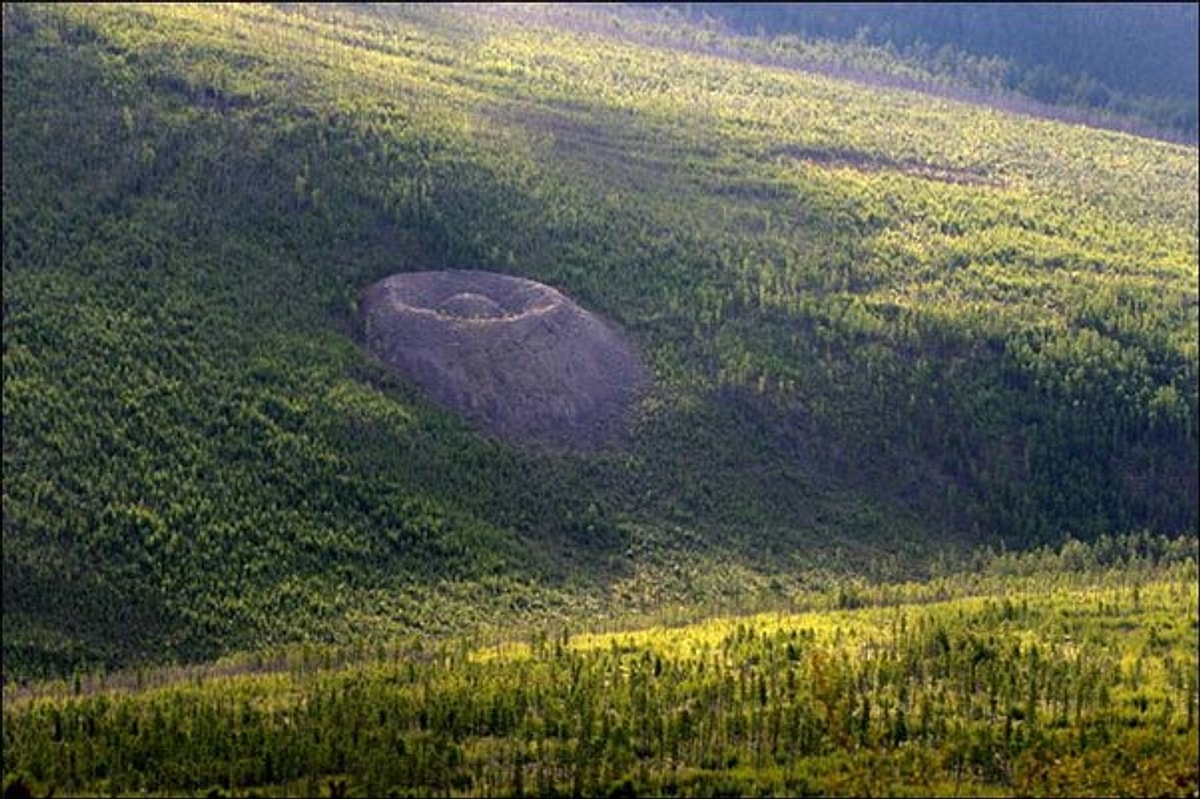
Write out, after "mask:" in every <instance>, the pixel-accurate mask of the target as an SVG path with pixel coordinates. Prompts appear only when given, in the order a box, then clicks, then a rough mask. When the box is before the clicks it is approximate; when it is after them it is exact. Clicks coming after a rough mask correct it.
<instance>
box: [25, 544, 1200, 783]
mask: <svg viewBox="0 0 1200 799" xmlns="http://www.w3.org/2000/svg"><path fill="white" fill-rule="evenodd" d="M1196 580H1197V573H1196V559H1195V551H1194V547H1192V546H1191V545H1190V544H1188V543H1187V542H1185V541H1184V540H1182V539H1176V540H1175V541H1173V542H1169V541H1165V540H1163V539H1154V538H1149V537H1144V536H1143V537H1131V538H1124V539H1108V538H1105V539H1102V540H1101V541H1099V542H1098V543H1097V545H1094V546H1086V545H1083V544H1080V543H1079V542H1072V543H1071V544H1068V545H1067V546H1064V547H1063V548H1062V549H1061V550H1059V551H1057V552H1055V551H1047V550H1040V551H1037V552H1033V553H1023V554H1020V555H1013V554H1006V555H1000V556H991V557H987V558H982V559H980V560H979V561H977V562H976V563H975V564H974V565H973V568H972V570H971V571H970V572H966V573H958V574H946V575H942V576H940V577H938V578H936V579H934V580H932V581H929V582H926V583H922V584H913V583H905V584H882V585H881V584H874V585H871V586H869V587H866V586H864V587H860V588H858V589H853V590H852V591H851V593H850V594H848V593H847V592H846V590H844V589H840V590H837V591H831V592H824V593H811V594H809V595H808V596H806V597H805V598H804V599H803V600H801V601H800V602H798V603H797V607H796V608H794V609H792V610H789V611H786V612H778V613H770V614H760V615H754V616H740V617H736V618H715V619H710V620H708V621H706V622H704V623H702V624H693V625H687V626H681V627H678V626H677V627H662V626H652V627H644V628H642V629H638V630H636V631H627V632H622V633H599V634H597V633H592V632H581V631H579V629H578V628H574V629H573V628H572V627H571V626H569V625H555V626H552V627H550V628H548V629H542V630H538V631H535V632H532V633H530V634H529V635H527V636H525V637H524V638H523V639H516V640H514V639H512V638H511V637H510V638H509V639H508V640H506V641H505V642H504V643H502V644H500V645H486V644H485V642H484V641H481V640H478V639H474V640H473V639H457V640H454V641H449V642H446V641H443V642H437V643H432V644H431V643H430V642H428V641H424V642H423V641H422V640H420V639H408V640H404V639H402V640H398V641H394V642H392V643H391V644H389V645H387V646H383V645H380V646H378V647H357V648H350V649H347V648H336V647H328V646H305V647H302V648H292V649H290V650H285V651H276V652H272V653H266V654H259V655H256V656H253V657H240V658H230V659H225V660H223V661H221V662H219V663H216V664H213V665H211V666H207V667H204V668H192V669H176V670H163V671H156V670H151V671H145V670H138V671H136V672H125V673H121V674H115V675H107V676H105V675H100V676H96V677H93V678H90V679H81V678H76V679H74V680H72V681H70V682H64V683H60V684H50V685H41V686H38V687H37V688H36V689H35V690H33V691H26V692H22V693H20V694H14V693H11V692H10V693H9V694H6V696H5V705H4V766H5V771H6V773H8V774H13V775H15V776H13V777H11V778H10V781H9V786H10V787H11V786H13V785H19V786H24V787H25V788H26V789H29V788H32V789H33V790H36V791H39V792H40V791H43V790H45V789H46V788H47V786H50V787H53V788H56V789H58V790H59V792H60V794H61V793H62V792H66V793H68V794H71V793H76V792H78V793H80V794H85V795H104V794H118V795H129V794H134V793H141V792H145V791H149V792H151V793H156V794H157V793H160V792H161V793H162V794H165V795H172V796H179V795H183V794H187V793H190V794H192V795H197V796H205V795H209V796H211V795H213V793H214V792H216V793H217V794H218V795H229V794H232V795H245V796H250V795H257V796H263V795H267V796H318V795H326V793H328V795H333V796H336V795H338V794H339V793H340V794H341V795H348V796H384V795H398V796H446V795H452V796H522V795H535V796H563V795H568V794H570V795H575V796H617V797H619V796H821V795H833V796H875V795H886V796H1013V795H1015V796H1031V795H1032V796H1060V795H1061V796H1180V797H1184V796H1194V795H1195V791H1196V789H1197V787H1198V785H1200V773H1198V769H1197V764H1196V749H1197V710H1198V705H1197V671H1196V660H1195V652H1196V646H1197V640H1196V634H1197V633H1196V625H1197V620H1196V607H1195V604H1194V602H1195V590H1194V589H1195V586H1196ZM980 594H982V595H980ZM1189 606H1190V607H1189ZM510 636H511V632H510Z"/></svg>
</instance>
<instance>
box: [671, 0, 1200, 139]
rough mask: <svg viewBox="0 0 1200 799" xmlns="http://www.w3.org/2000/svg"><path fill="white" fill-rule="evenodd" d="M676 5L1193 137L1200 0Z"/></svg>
mask: <svg viewBox="0 0 1200 799" xmlns="http://www.w3.org/2000/svg"><path fill="white" fill-rule="evenodd" d="M677 5H678V6H679V7H680V8H681V10H683V11H684V12H686V13H687V14H688V15H689V16H691V17H693V18H708V19H710V20H717V21H720V22H723V23H725V24H727V25H728V26H729V28H730V29H731V30H735V31H740V32H742V33H748V34H758V35H761V36H763V37H765V38H770V39H775V40H782V41H783V42H784V43H790V44H792V45H796V44H800V42H797V41H795V40H796V39H800V40H801V41H806V42H809V43H810V46H811V43H812V42H818V41H837V42H850V43H854V44H856V45H858V47H859V48H860V49H861V50H862V51H863V52H864V53H865V52H869V51H870V50H871V49H875V50H876V51H877V52H876V55H877V56H878V55H880V54H886V55H887V56H890V57H891V58H893V59H895V60H896V61H897V62H899V63H904V64H907V65H908V66H909V68H911V69H917V70H920V71H923V72H925V73H927V75H928V77H929V78H930V79H932V80H935V81H944V82H948V83H950V84H959V85H963V86H971V87H974V88H978V89H985V90H989V91H991V92H994V93H998V94H1010V95H1017V96H1025V97H1029V98H1032V99H1035V100H1039V101H1042V102H1046V103H1052V104H1055V105H1066V106H1075V107H1078V108H1088V109H1095V110H1098V111H1105V112H1111V113H1115V114H1119V115H1127V116H1132V117H1135V118H1139V119H1141V120H1142V121H1143V122H1144V123H1147V124H1149V125H1152V126H1156V127H1158V128H1161V129H1163V130H1169V131H1174V132H1175V133H1177V134H1182V135H1184V136H1186V137H1188V139H1189V140H1190V141H1193V142H1194V141H1195V139H1196V132H1197V111H1198V105H1197V103H1198V100H1197V96H1198V94H1200V84H1198V83H1197V81H1198V80H1200V78H1198V77H1197V76H1198V75H1200V64H1198V63H1197V53H1198V52H1200V41H1198V40H1200V12H1198V11H1197V7H1196V5H1195V4H1194V3H1025V4H1022V5H1021V6H1016V5H1012V4H1005V3H786V4H785V3H777V4H766V3H697V4H690V3H685V4H677Z"/></svg>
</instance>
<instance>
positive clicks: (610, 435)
mask: <svg viewBox="0 0 1200 799" xmlns="http://www.w3.org/2000/svg"><path fill="white" fill-rule="evenodd" d="M359 308H360V313H361V314H362V321H363V329H364V331H365V338H366V345H367V348H368V349H369V350H370V351H371V352H372V353H374V354H375V355H376V356H377V357H378V358H380V359H381V360H382V361H383V362H384V363H386V364H388V365H389V366H391V367H393V368H394V369H396V370H397V371H398V372H399V373H400V374H401V375H403V376H404V377H406V378H408V379H410V380H412V381H414V382H416V383H417V384H419V385H420V386H421V387H422V388H423V389H424V390H425V391H426V392H427V394H428V395H429V396H430V397H431V398H432V399H433V400H434V401H435V402H437V403H438V404H440V405H442V406H444V407H446V408H449V409H451V410H454V411H457V412H459V413H461V414H463V415H464V416H465V417H467V418H468V419H469V420H470V421H472V422H473V423H475V424H476V425H478V426H480V427H482V428H483V429H484V430H486V431H488V432H490V433H493V434H495V435H497V436H500V437H501V438H505V439H508V440H512V441H521V442H533V443H540V444H547V445H551V446H587V447H599V446H603V445H605V444H609V443H613V442H614V441H615V440H617V439H619V437H620V435H621V433H622V431H623V430H624V427H625V425H624V417H625V414H626V412H627V411H628V409H629V406H630V405H631V403H632V401H633V400H634V398H635V397H636V395H637V392H638V390H639V389H640V388H641V387H642V386H643V385H644V384H645V382H646V379H647V378H646V370H645V368H644V367H643V366H642V364H641V362H640V361H639V359H638V357H637V355H636V353H635V352H634V350H633V348H632V347H631V346H630V345H629V343H628V342H627V341H626V340H625V338H624V337H623V336H622V335H621V334H620V332H619V331H617V330H616V329H615V328H614V327H613V326H611V325H610V324H608V323H607V322H605V321H604V320H602V319H601V318H600V317H598V316H596V315H595V314H592V313H590V312H588V311H586V310H584V309H583V308H580V307H579V306H578V305H576V304H575V303H574V302H572V301H571V300H570V299H568V298H567V297H565V296H564V295H563V294H562V293H560V292H559V291H557V290H556V289H553V288H551V287H550V286H547V285H544V284H542V283H537V282H534V281H532V280H526V279H524V278H519V277H512V276H509V275H501V274H496V273H493V272H480V271H471V270H462V271H457V270H455V271H442V272H411V273H403V274H397V275H392V276H390V277H387V278H384V279H383V280H381V281H379V282H378V283H375V284H374V285H372V286H370V287H369V288H368V289H367V290H366V291H365V292H363V295H362V297H361V301H360V303H359Z"/></svg>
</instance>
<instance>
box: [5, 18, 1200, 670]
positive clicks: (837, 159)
mask: <svg viewBox="0 0 1200 799" xmlns="http://www.w3.org/2000/svg"><path fill="white" fill-rule="evenodd" d="M4 15H5V16H4V59H5V61H4V97H5V103H4V178H3V180H4V184H3V187H4V195H3V196H4V248H5V249H4V262H3V266H4V285H5V289H4V414H5V419H4V421H5V424H4V467H5V480H4V543H5V546H4V555H3V557H4V619H5V636H4V664H5V665H4V668H5V670H6V671H9V672H15V673H34V672H38V671H46V670H49V671H54V670H58V669H64V668H69V667H71V666H72V665H73V664H75V663H78V662H80V661H81V660H87V661H92V662H95V661H97V660H99V661H103V662H108V663H116V662H125V661H129V660H136V659H141V658H146V657H153V658H157V657H187V658H196V657H204V656H209V655H213V654H216V653H218V652H220V651H227V650H230V649H242V648H248V647H254V646H260V645H264V644H269V643H275V642H280V641H287V640H296V639H299V638H305V637H309V638H314V639H317V640H346V639H354V638H361V637H377V638H386V637H388V636H391V635H394V634H396V633H397V632H402V631H408V630H413V629H419V630H423V631H426V632H434V631H439V630H446V629H456V628H462V627H469V626H472V625H477V624H483V623H485V622H491V621H496V620H497V619H500V620H502V619H504V618H508V617H510V616H512V615H514V614H515V615H521V616H527V615H529V614H534V615H541V616H557V615H566V616H571V615H576V614H580V613H596V612H601V611H605V612H607V611H617V612H619V611H623V610H627V609H630V608H637V607H640V606H652V605H654V604H657V603H661V602H668V601H684V602H688V603H718V604H719V603H733V604H745V603H749V602H753V601H757V599H756V597H759V596H760V595H763V594H766V595H769V597H770V598H769V600H768V601H779V600H780V599H781V598H786V596H787V594H788V593H789V592H793V591H796V590H799V589H800V588H802V587H804V586H805V585H807V584H810V583H813V582H819V581H820V580H822V579H826V577H827V575H828V574H830V573H838V572H844V571H847V570H856V571H861V570H862V569H863V568H864V567H863V566H861V565H860V564H863V563H867V564H869V565H868V566H867V567H865V568H866V569H868V570H873V571H874V572H876V573H890V574H893V575H896V574H908V573H913V572H914V570H918V569H919V568H921V567H920V566H919V565H917V564H920V563H921V562H922V559H923V557H924V556H925V555H927V554H928V553H929V552H930V551H931V550H932V549H934V548H936V547H939V546H952V547H953V546H961V545H966V544H972V543H977V542H980V541H984V540H987V541H995V540H996V539H997V538H1003V539H1004V540H1006V541H1008V542H1010V543H1014V544H1016V543H1025V542H1029V541H1037V540H1042V539H1045V538H1052V537H1057V536H1059V535H1061V534H1063V533H1065V532H1076V533H1079V534H1088V535H1090V534H1094V533H1097V532H1101V531H1105V530H1125V529H1132V528H1136V527H1139V526H1150V527H1153V528H1157V529H1164V530H1171V531H1177V530H1184V529H1194V528H1195V525H1196V518H1197V507H1196V498H1195V497H1196V490H1195V489H1196V474H1197V465H1196V449H1195V442H1196V419H1197V416H1198V412H1197V406H1196V394H1197V388H1196V387H1197V351H1196V337H1197V302H1196V294H1195V283H1196V279H1197V252H1196V231H1197V210H1196V203H1195V197H1196V191H1197V165H1196V159H1195V151H1194V150H1190V149H1187V148H1182V147H1178V146H1173V145H1169V144H1164V143H1158V142H1150V141H1145V140H1140V139H1136V138H1132V137H1129V136H1125V135H1121V134H1115V133H1108V132H1099V131H1094V130H1088V129H1084V128H1076V127H1070V126H1066V125H1062V124H1058V123H1052V122H1044V121H1036V120H1030V119H1022V118H1013V117H1008V116H1005V115H1003V114H1000V113H997V112H992V111H989V110H986V109H981V108H978V107H972V106H964V105H959V104H955V103H953V102H950V101H947V100H940V99H930V98H928V97H924V96H921V95H917V94H912V93H906V92H902V91H897V90H878V89H876V90H870V89H866V88H863V87H859V86H855V85H853V84H849V83H845V82H840V81H837V80H833V79H830V78H825V77H818V76H811V75H806V74H803V73H795V72H788V71H784V70H777V69H769V68H764V67H753V66H749V65H745V64H735V63H731V62H726V61H722V60H720V59H717V58H713V57H708V56H702V55H685V54H680V53H679V52H668V51H663V50H657V49H654V48H645V47H637V46H634V45H632V44H629V43H626V42H622V41H619V40H616V39H609V38H607V37H605V36H604V35H603V33H602V32H592V33H588V32H583V31H580V30H569V29H556V28H542V27H538V26H530V25H514V24H511V23H506V22H504V21H503V20H498V19H490V20H482V19H476V18H474V17H472V16H471V15H470V13H468V12H462V13H442V12H434V11H430V10H423V9H416V10H409V11H405V12H401V11H393V12H387V13H378V12H371V13H365V12H363V13H359V12H351V11H340V10H335V9H308V10H300V11H291V12H287V11H281V10H277V9H270V8H261V7H234V8H204V7H202V8H194V7H174V6H167V7H144V8H142V7H139V8H129V7H65V8H53V9H51V8H43V7H15V6H14V7H8V6H6V7H5V11H4ZM443 266H471V267H474V268H484V269H493V270H497V271H507V272H513V273H517V274H522V275H525V276H529V277H533V278H535V279H538V280H542V281H545V282H548V283H551V284H553V285H555V286H557V287H559V288H561V289H562V290H564V291H565V292H566V293H568V294H569V295H571V296H572V297H574V298H575V299H577V300H579V301H580V302H581V303H583V304H584V305H585V306H586V307H589V308H592V309H595V310H598V311H600V312H602V313H604V314H606V315H607V316H609V317H611V318H613V319H616V320H617V321H619V322H620V323H622V324H623V325H625V326H626V327H627V328H628V329H629V330H630V332H631V334H632V335H633V336H634V337H635V338H636V340H637V341H638V343H639V345H640V346H641V347H642V348H643V349H644V351H645V352H646V355H647V357H648V359H649V361H650V363H651V364H652V366H653V368H654V370H655V373H656V377H657V379H658V385H659V388H658V390H657V392H656V394H655V396H653V397H651V398H650V399H649V400H648V401H647V402H646V404H645V405H644V407H643V408H642V409H641V411H640V415H639V419H638V420H637V424H636V432H637V442H636V444H635V445H634V446H633V447H632V449H631V450H630V451H627V452H620V453H612V454H609V455H606V456H602V457H598V458H593V459H586V460H585V459H578V458H553V457H549V456H544V455H540V454H538V453H534V452H524V451H518V450H513V449H511V448H506V447H503V446H501V445H498V444H495V443H493V442H489V441H486V440H484V439H482V438H480V437H478V436H476V435H475V434H473V433H472V432H471V431H469V430H466V429H464V428H463V427H462V425H460V424H459V423H458V422H457V421H455V420H454V419H452V418H449V417H448V416H447V415H445V414H443V413H441V412H439V411H437V410H436V409H434V408H431V407H429V406H428V405H427V404H426V403H424V402H423V400H422V399H421V398H420V396H418V395H417V394H416V393H415V392H414V391H413V390H412V389H411V388H410V387H407V386H404V385H402V384H400V383H399V381H397V380H395V379H393V378H392V377H390V376H388V375H387V374H385V373H384V372H383V371H382V370H381V369H379V368H378V367H377V366H375V365H373V364H372V363H371V362H370V360H369V359H368V358H367V357H365V356H364V355H363V354H362V353H361V352H360V351H359V350H358V349H357V348H356V347H355V346H354V345H353V343H352V340H351V335H350V334H351V332H352V321H351V318H352V311H353V303H354V297H355V294H356V292H357V291H358V290H359V289H360V288H361V287H363V286H365V285H367V284H368V283H369V282H371V281H373V280H375V279H377V278H379V277H381V276H383V275H386V274H389V273H391V272H394V271H398V270H401V269H417V268H438V267H443ZM64 585H67V586H70V590H67V591H64V590H62V586H64Z"/></svg>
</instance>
